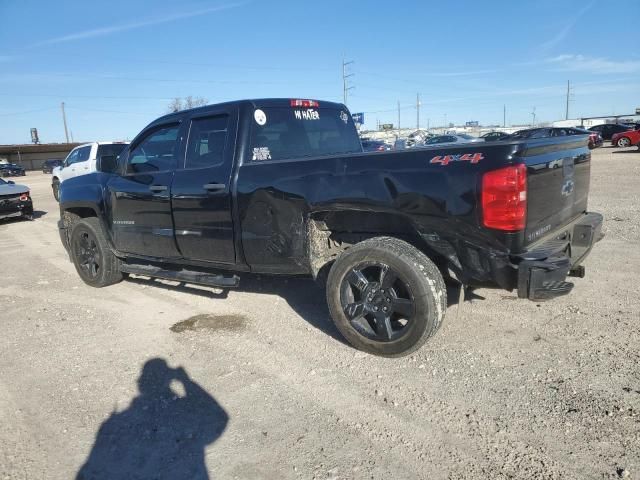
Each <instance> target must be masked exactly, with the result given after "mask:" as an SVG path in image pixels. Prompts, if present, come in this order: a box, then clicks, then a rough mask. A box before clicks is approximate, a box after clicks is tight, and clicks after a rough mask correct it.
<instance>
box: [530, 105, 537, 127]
mask: <svg viewBox="0 0 640 480" xmlns="http://www.w3.org/2000/svg"><path fill="white" fill-rule="evenodd" d="M531 116H532V117H533V121H532V122H531V128H533V127H535V126H536V107H533V112H531Z"/></svg>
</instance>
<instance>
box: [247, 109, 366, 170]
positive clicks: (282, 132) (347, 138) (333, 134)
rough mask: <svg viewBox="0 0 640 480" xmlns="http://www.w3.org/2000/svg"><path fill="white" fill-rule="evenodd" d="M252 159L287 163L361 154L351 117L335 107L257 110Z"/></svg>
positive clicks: (358, 139)
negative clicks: (291, 160)
mask: <svg viewBox="0 0 640 480" xmlns="http://www.w3.org/2000/svg"><path fill="white" fill-rule="evenodd" d="M252 123H253V128H252V133H251V147H252V148H251V151H250V155H251V160H252V161H262V160H286V159H292V158H303V157H318V156H324V155H340V154H347V153H359V152H362V145H361V143H360V138H359V137H358V132H357V131H356V127H355V125H354V123H353V120H352V118H351V115H349V114H348V113H347V112H346V111H344V110H339V109H334V108H298V107H291V108H284V107H283V108H281V107H272V108H264V109H256V110H255V112H254V118H253V119H252Z"/></svg>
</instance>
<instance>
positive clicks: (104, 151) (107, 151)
mask: <svg viewBox="0 0 640 480" xmlns="http://www.w3.org/2000/svg"><path fill="white" fill-rule="evenodd" d="M124 147H126V145H125V144H124V143H111V144H107V145H98V153H97V154H96V158H102V157H103V156H111V155H113V156H114V157H117V156H118V155H120V153H121V152H122V150H124Z"/></svg>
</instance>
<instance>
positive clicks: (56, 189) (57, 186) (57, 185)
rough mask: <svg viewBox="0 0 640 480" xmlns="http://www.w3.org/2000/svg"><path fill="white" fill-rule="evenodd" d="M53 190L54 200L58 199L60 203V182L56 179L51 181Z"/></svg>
mask: <svg viewBox="0 0 640 480" xmlns="http://www.w3.org/2000/svg"><path fill="white" fill-rule="evenodd" d="M51 189H52V190H53V198H55V199H56V202H59V201H60V180H58V179H57V178H54V179H53V180H52V181H51Z"/></svg>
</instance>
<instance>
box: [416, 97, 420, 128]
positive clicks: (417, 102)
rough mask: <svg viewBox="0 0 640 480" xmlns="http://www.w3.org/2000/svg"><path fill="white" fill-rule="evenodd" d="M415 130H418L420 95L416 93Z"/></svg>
mask: <svg viewBox="0 0 640 480" xmlns="http://www.w3.org/2000/svg"><path fill="white" fill-rule="evenodd" d="M416 112H417V114H416V130H420V94H419V93H416Z"/></svg>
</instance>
